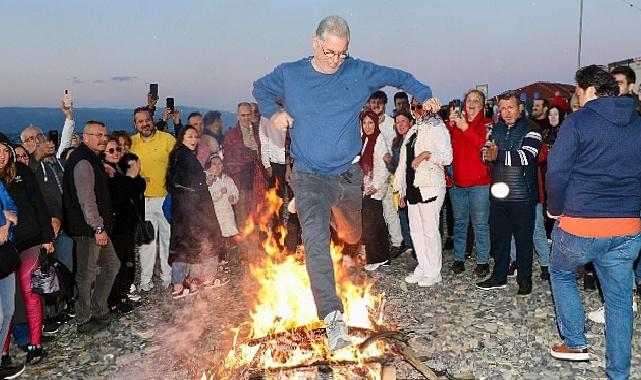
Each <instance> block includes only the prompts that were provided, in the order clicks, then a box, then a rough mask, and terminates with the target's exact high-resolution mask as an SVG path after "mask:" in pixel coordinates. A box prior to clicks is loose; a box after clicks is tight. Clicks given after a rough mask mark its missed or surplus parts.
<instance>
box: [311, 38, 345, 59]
mask: <svg viewBox="0 0 641 380" xmlns="http://www.w3.org/2000/svg"><path fill="white" fill-rule="evenodd" d="M318 44H319V45H320V47H321V50H322V51H323V54H324V55H325V57H327V58H330V59H331V58H334V57H338V59H339V60H341V61H342V60H345V59H347V57H349V52H348V51H347V50H346V51H344V52H342V53H336V52H335V51H333V50H325V48H324V47H323V43H322V42H321V41H320V40H318Z"/></svg>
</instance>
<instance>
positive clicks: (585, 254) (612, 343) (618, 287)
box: [550, 223, 641, 379]
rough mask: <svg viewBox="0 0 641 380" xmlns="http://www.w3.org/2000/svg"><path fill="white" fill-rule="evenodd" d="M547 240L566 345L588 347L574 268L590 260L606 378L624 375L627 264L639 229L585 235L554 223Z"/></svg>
mask: <svg viewBox="0 0 641 380" xmlns="http://www.w3.org/2000/svg"><path fill="white" fill-rule="evenodd" d="M552 240H553V242H554V243H553V245H552V255H551V261H550V278H551V281H552V294H553V296H554V304H555V307H556V316H557V324H558V326H559V332H560V333H561V336H562V338H563V339H564V342H565V345H566V346H567V347H568V348H571V349H582V348H586V347H588V344H587V341H586V338H585V333H584V331H585V314H584V310H583V304H582V303H581V301H580V298H579V297H580V295H579V290H578V288H577V283H576V277H577V272H576V270H577V268H579V267H580V266H582V265H585V264H587V263H589V262H592V263H594V267H595V268H596V271H597V275H598V276H599V280H600V281H601V288H602V290H603V296H604V298H605V348H606V358H607V361H606V367H605V369H606V373H607V375H608V378H610V379H627V378H628V377H629V376H630V357H631V351H632V347H631V341H632V323H633V321H632V297H633V293H632V290H633V286H632V285H633V271H632V263H633V262H634V260H635V259H636V257H637V255H638V254H639V249H640V248H641V233H638V234H635V235H628V236H617V237H611V238H585V237H580V236H576V235H572V234H570V233H567V232H565V231H563V230H562V229H561V228H560V227H559V226H558V223H557V224H555V226H554V230H553V231H552Z"/></svg>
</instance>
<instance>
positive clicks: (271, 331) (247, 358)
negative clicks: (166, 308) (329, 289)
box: [203, 189, 386, 379]
mask: <svg viewBox="0 0 641 380" xmlns="http://www.w3.org/2000/svg"><path fill="white" fill-rule="evenodd" d="M282 204H283V201H282V199H281V198H280V197H278V196H277V194H276V191H275V190H274V189H272V190H270V191H269V192H268V193H267V195H266V199H265V203H264V205H262V206H260V207H257V210H256V215H255V216H254V217H255V219H256V220H257V221H258V227H259V229H260V230H261V231H262V232H263V233H265V234H266V236H267V239H265V240H264V241H263V242H262V247H263V249H264V251H265V253H266V254H267V255H264V256H263V257H262V258H261V259H259V260H258V261H257V262H255V263H253V264H251V265H250V272H251V275H252V279H253V280H254V281H256V283H257V289H258V290H257V292H256V294H255V300H254V305H253V307H252V308H251V310H252V311H251V314H250V316H251V321H250V322H249V323H248V326H249V330H250V331H249V334H248V335H247V336H246V337H245V338H244V339H243V340H246V341H249V340H252V339H257V338H261V337H267V336H274V335H275V334H279V333H285V332H287V331H291V330H292V329H295V328H300V326H306V327H308V329H309V331H308V333H309V334H311V332H312V330H313V329H315V328H318V327H322V326H323V325H324V324H323V323H322V322H321V321H319V320H318V317H317V315H316V306H315V304H314V299H313V297H312V292H311V289H310V283H309V277H308V274H307V270H306V267H305V264H304V261H303V260H302V257H300V256H297V255H284V254H283V252H281V249H280V248H279V247H282V246H283V245H284V238H285V235H286V231H285V229H284V227H283V226H279V228H278V231H279V235H280V241H278V242H277V241H276V239H275V237H274V234H273V229H272V228H270V227H269V223H270V222H271V221H273V220H274V216H276V215H278V213H279V212H280V211H281V206H282ZM255 227H256V226H255V225H254V224H253V218H251V217H250V218H249V220H248V223H247V227H246V228H245V229H244V232H243V235H244V236H248V235H249V234H250V233H252V232H253V231H254V228H255ZM278 243H280V246H279V244H278ZM330 251H331V255H332V260H333V262H334V268H335V274H336V282H337V284H336V290H337V293H338V295H339V297H340V298H341V300H342V301H343V305H344V310H345V312H344V318H345V321H346V323H347V324H348V326H350V327H359V328H364V329H372V330H373V329H376V328H377V326H379V325H382V324H383V313H382V310H383V305H384V302H383V296H384V294H379V295H376V294H374V292H373V291H372V284H370V283H367V282H366V281H365V282H363V281H360V282H355V281H354V280H353V279H352V278H351V277H350V275H349V273H348V271H347V270H345V269H343V267H342V266H341V265H340V264H341V262H342V253H341V248H340V247H337V246H335V245H333V244H332V245H331V247H330ZM372 321H374V325H373V323H372ZM240 331H241V328H240V327H238V328H235V329H232V332H233V334H234V341H233V347H232V349H231V350H230V351H229V353H228V354H227V357H226V358H225V361H224V363H223V365H222V368H219V369H218V372H219V377H217V378H221V379H227V378H229V376H230V374H231V373H232V372H234V371H236V370H238V369H241V368H243V367H247V366H249V365H252V366H254V367H255V368H256V369H266V370H273V369H278V368H280V367H283V366H289V367H291V366H296V365H305V363H312V362H313V361H318V360H325V361H327V362H331V363H362V364H363V366H364V367H365V365H364V363H365V361H366V360H367V359H370V358H376V357H380V356H382V355H383V353H384V352H385V350H386V346H385V344H384V343H383V342H380V341H379V342H376V343H374V344H371V345H369V346H368V347H367V348H366V349H364V351H359V350H358V348H357V347H356V344H355V345H352V346H350V347H347V348H344V349H342V350H338V351H336V352H334V353H333V354H330V353H329V352H328V350H327V347H326V344H325V341H324V340H320V341H319V340H318V339H316V340H314V339H303V340H304V341H305V343H304V344H303V343H300V342H299V343H298V344H295V345H294V346H288V347H287V349H286V350H283V349H280V350H279V348H278V344H276V345H275V346H276V347H267V348H265V349H263V350H262V352H261V353H260V356H259V357H257V355H258V354H259V351H260V346H261V345H260V344H255V345H249V344H247V343H244V344H238V338H239V334H240ZM352 340H353V341H354V342H355V343H359V342H360V341H362V340H364V338H362V337H361V338H358V337H356V338H354V337H352ZM359 340H360V341H359ZM289 343H291V342H289ZM284 344H287V343H284ZM370 372H371V371H370ZM206 378H207V377H206V376H205V375H203V379H206ZM212 378H213V376H212ZM368 378H371V379H374V378H380V374H378V375H377V374H372V376H371V377H368Z"/></svg>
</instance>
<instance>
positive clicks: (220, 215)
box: [207, 156, 238, 261]
mask: <svg viewBox="0 0 641 380" xmlns="http://www.w3.org/2000/svg"><path fill="white" fill-rule="evenodd" d="M207 186H208V187H209V193H210V194H211V199H212V201H213V202H214V210H216V218H217V219H218V224H219V225H220V230H221V232H222V235H223V238H224V240H225V246H226V247H228V248H229V247H230V246H231V245H232V239H231V238H232V237H234V236H235V235H238V227H237V226H236V218H235V216H234V208H233V205H235V204H236V203H237V202H238V188H237V187H236V184H235V183H234V180H233V179H232V178H231V177H229V176H228V175H227V174H225V173H223V160H222V159H221V158H220V157H219V156H213V157H212V159H211V165H210V167H209V168H208V169H207ZM221 261H227V260H225V258H224V257H221Z"/></svg>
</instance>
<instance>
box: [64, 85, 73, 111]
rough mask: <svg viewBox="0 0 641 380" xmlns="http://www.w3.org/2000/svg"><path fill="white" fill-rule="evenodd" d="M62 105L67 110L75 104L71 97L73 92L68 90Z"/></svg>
mask: <svg viewBox="0 0 641 380" xmlns="http://www.w3.org/2000/svg"><path fill="white" fill-rule="evenodd" d="M62 103H63V104H64V106H65V108H71V106H72V104H73V98H72V97H71V90H69V89H66V90H65V92H64V95H63V96H62Z"/></svg>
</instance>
